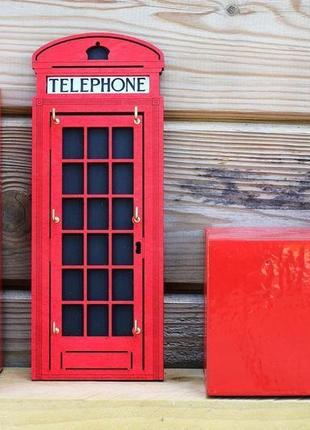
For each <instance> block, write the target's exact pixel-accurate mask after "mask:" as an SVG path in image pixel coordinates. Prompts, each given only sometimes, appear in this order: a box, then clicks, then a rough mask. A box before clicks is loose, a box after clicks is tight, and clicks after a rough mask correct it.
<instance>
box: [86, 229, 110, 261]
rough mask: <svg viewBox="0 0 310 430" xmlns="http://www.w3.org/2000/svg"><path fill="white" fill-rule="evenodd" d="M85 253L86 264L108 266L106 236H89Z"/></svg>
mask: <svg viewBox="0 0 310 430" xmlns="http://www.w3.org/2000/svg"><path fill="white" fill-rule="evenodd" d="M87 253H88V254H87V257H88V258H87V260H88V264H101V265H106V264H108V235H106V234H89V235H88V238H87Z"/></svg>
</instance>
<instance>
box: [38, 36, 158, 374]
mask: <svg viewBox="0 0 310 430" xmlns="http://www.w3.org/2000/svg"><path fill="white" fill-rule="evenodd" d="M97 41H99V42H100V44H101V45H102V46H105V47H107V48H108V49H109V51H110V55H109V59H108V60H87V56H86V54H85V53H86V50H87V48H89V47H90V46H93V45H94V44H95V43H96V42H97ZM33 67H34V69H35V71H36V74H37V96H36V97H35V98H34V101H33V192H32V196H33V207H32V216H33V223H32V231H33V233H32V377H33V379H51V380H52V379H68V380H69V379H80V380H81V379H85V380H87V379H88V380H91V379H98V380H99V379H103V380H105V379H106V380H109V379H112V380H113V379H114V380H122V379H124V380H131V379H135V380H161V379H163V243H162V240H163V203H162V201H163V187H162V181H163V179H162V178H163V168H162V159H163V148H162V131H163V102H162V98H161V97H160V92H159V73H160V72H161V71H162V68H163V56H162V53H161V52H160V51H159V50H158V49H157V48H155V47H154V46H153V45H150V44H148V43H146V42H144V41H141V40H138V39H134V38H130V37H127V36H122V35H113V34H108V33H107V34H104V33H96V34H84V35H78V36H73V37H68V38H64V39H60V40H56V41H53V42H51V43H50V44H48V45H45V46H44V47H42V48H40V49H39V50H38V51H37V52H36V53H35V54H34V56H33ZM62 75H64V76H138V75H143V76H149V77H150V92H149V93H148V94H46V79H47V77H50V76H62ZM135 106H138V115H139V119H140V120H141V123H140V124H134V108H135ZM53 108H55V109H56V116H57V118H58V119H59V120H60V123H59V124H55V122H53V121H52V119H51V111H52V109H53ZM64 127H84V158H83V159H75V160H71V159H64V160H63V159H62V130H63V128H64ZM88 127H107V128H109V136H110V137H109V143H108V145H109V158H107V159H104V160H99V159H90V160H89V162H90V163H92V164H97V163H105V164H106V165H107V166H109V183H110V184H111V166H112V165H113V164H115V163H128V162H132V163H133V166H134V192H133V195H119V194H114V195H113V194H112V189H111V185H109V191H108V193H107V194H105V195H98V194H94V195H91V196H92V197H95V198H98V197H104V198H107V199H108V200H109V201H110V203H111V199H112V196H114V197H117V198H118V197H128V198H133V199H134V206H138V207H139V215H140V216H141V218H142V221H141V222H140V223H139V224H133V230H129V231H127V230H117V231H115V230H113V229H112V223H111V222H110V224H109V228H108V229H106V230H100V231H99V230H87V227H86V224H85V219H86V216H87V213H86V209H85V207H86V206H85V205H84V228H83V229H82V230H72V231H71V230H70V231H67V230H66V231H63V229H62V223H61V222H60V223H58V224H56V223H54V222H52V220H51V210H52V208H53V209H55V211H56V214H57V215H58V216H59V217H60V219H61V220H62V215H63V214H62V198H63V197H64V195H63V194H62V164H65V163H84V165H85V166H86V164H87V162H88V161H87V153H86V149H85V148H86V143H87V133H86V131H85V130H86V129H87V128H88ZM113 127H132V128H133V131H134V139H133V140H134V156H133V159H130V160H127V159H112V155H111V145H112V142H111V130H112V128H113ZM84 180H86V169H85V168H84ZM65 197H66V198H67V197H72V198H77V197H78V198H83V199H84V200H85V199H87V197H88V195H87V192H86V191H85V183H84V193H83V194H81V195H67V194H66V195H65ZM109 207H110V209H109V218H111V204H110V205H109ZM64 232H65V233H79V234H83V235H84V240H83V241H84V246H86V240H87V239H86V238H87V233H90V234H92V233H99V232H100V233H104V234H107V235H109V236H111V235H112V234H113V233H132V234H133V237H134V243H135V242H138V241H139V242H141V254H136V253H134V261H133V266H129V267H130V268H133V270H134V297H133V300H132V301H112V297H111V288H112V287H111V273H112V272H111V271H112V269H113V268H117V269H121V268H126V267H128V266H124V265H117V266H113V264H112V261H111V255H112V245H111V239H109V247H108V251H109V252H108V253H109V262H108V264H107V265H106V266H102V265H100V266H96V265H91V266H89V265H87V261H86V258H85V255H84V262H83V266H74V265H70V266H64V265H63V264H62V234H63V233H64ZM86 267H88V268H91V269H94V268H101V269H102V268H104V269H107V270H108V271H109V297H108V300H100V301H89V300H87V295H86V281H87V278H86V270H84V298H83V300H81V301H76V300H74V301H63V300H62V269H63V268H67V269H68V268H86ZM63 304H80V305H82V306H83V309H84V311H85V314H84V322H83V329H84V335H83V336H64V335H63V333H62V305H63ZM89 304H104V305H107V306H108V307H109V310H110V312H109V333H108V336H87V317H86V315H87V310H86V307H87V305H89ZM113 304H132V305H133V307H134V319H137V320H138V325H139V327H140V328H141V334H140V335H134V336H112V332H111V322H112V321H111V315H112V313H111V308H112V305H113ZM53 321H55V323H56V325H57V327H59V329H60V333H59V334H54V333H53V331H52V324H53Z"/></svg>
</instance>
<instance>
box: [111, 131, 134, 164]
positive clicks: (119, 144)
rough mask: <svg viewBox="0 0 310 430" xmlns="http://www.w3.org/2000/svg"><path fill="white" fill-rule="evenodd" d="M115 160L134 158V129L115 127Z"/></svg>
mask: <svg viewBox="0 0 310 430" xmlns="http://www.w3.org/2000/svg"><path fill="white" fill-rule="evenodd" d="M112 148H113V151H112V152H113V158H133V129H132V127H115V128H113V132H112Z"/></svg>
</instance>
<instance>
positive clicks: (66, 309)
mask: <svg viewBox="0 0 310 430" xmlns="http://www.w3.org/2000/svg"><path fill="white" fill-rule="evenodd" d="M62 335H63V336H83V306H82V305H63V306H62Z"/></svg>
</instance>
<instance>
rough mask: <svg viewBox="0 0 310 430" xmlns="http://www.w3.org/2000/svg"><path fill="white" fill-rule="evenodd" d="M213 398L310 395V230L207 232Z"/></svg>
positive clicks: (207, 309)
mask: <svg viewBox="0 0 310 430" xmlns="http://www.w3.org/2000/svg"><path fill="white" fill-rule="evenodd" d="M206 242H207V244H206V248H207V249H206V296H207V300H206V304H205V306H206V307H205V312H206V315H207V316H206V337H205V357H206V365H205V368H206V369H205V375H206V390H207V394H208V395H210V396H301V395H309V394H310V330H309V327H310V229H303V228H300V229H287V228H286V229H285V228H283V229H272V228H270V229H258V228H253V229H245V228H234V229H229V228H215V229H207V230H206Z"/></svg>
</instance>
